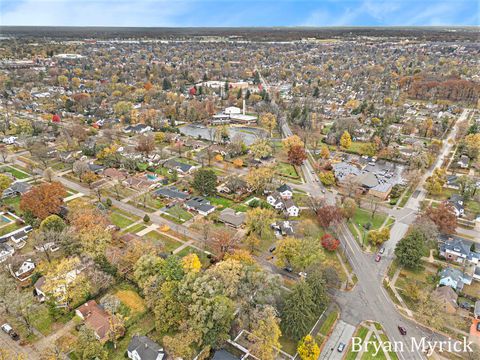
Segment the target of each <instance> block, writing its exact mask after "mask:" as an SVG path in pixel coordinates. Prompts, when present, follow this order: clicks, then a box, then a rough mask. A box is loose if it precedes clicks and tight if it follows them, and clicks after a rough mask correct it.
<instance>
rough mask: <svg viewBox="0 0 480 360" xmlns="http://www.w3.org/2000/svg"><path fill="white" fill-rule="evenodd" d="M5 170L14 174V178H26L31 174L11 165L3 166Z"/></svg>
mask: <svg viewBox="0 0 480 360" xmlns="http://www.w3.org/2000/svg"><path fill="white" fill-rule="evenodd" d="M2 169H3V170H4V171H5V172H8V173H10V174H12V175H13V176H15V178H17V179H18V180H22V179H26V178H29V177H30V176H31V175H30V174H28V173H25V172H23V171H20V170H18V169H16V168H14V167H11V166H5V167H3V168H2Z"/></svg>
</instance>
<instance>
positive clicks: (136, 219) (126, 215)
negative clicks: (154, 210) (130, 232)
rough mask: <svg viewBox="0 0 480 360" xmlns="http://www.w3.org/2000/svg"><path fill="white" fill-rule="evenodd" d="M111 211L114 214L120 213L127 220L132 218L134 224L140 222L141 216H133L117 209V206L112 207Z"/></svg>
mask: <svg viewBox="0 0 480 360" xmlns="http://www.w3.org/2000/svg"><path fill="white" fill-rule="evenodd" d="M110 209H111V210H112V212H116V213H118V214H120V215H123V216H124V217H126V218H130V219H131V220H133V221H134V222H135V221H138V220H140V217H139V216H136V215H133V214H131V213H129V212H128V211H125V210H122V209H119V208H117V207H115V206H112V207H111V208H110Z"/></svg>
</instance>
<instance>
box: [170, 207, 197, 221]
mask: <svg viewBox="0 0 480 360" xmlns="http://www.w3.org/2000/svg"><path fill="white" fill-rule="evenodd" d="M167 213H168V214H170V215H171V216H172V217H174V218H176V219H178V220H180V221H182V222H185V221H188V220H190V219H191V218H193V215H192V214H191V213H189V212H188V211H187V210H185V209H183V208H182V207H180V206H178V205H175V206H173V207H171V208H170V209H167Z"/></svg>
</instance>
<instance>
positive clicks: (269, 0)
mask: <svg viewBox="0 0 480 360" xmlns="http://www.w3.org/2000/svg"><path fill="white" fill-rule="evenodd" d="M1 25H29V26H134V27H137V26H140V27H142V26H146V27H149V26H153V27H191V26H205V27H210V26H215V27H222V26H225V27H251V26H443V25H454V26H465V25H476V26H478V25H480V1H479V0H0V26H1ZM0 30H1V29H0Z"/></svg>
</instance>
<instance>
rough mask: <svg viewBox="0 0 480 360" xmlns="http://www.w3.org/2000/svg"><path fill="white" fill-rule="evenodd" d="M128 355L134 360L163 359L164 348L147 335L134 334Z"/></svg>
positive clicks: (128, 348)
mask: <svg viewBox="0 0 480 360" xmlns="http://www.w3.org/2000/svg"><path fill="white" fill-rule="evenodd" d="M127 356H128V358H129V359H132V360H162V359H163V357H164V356H165V353H164V352H163V348H162V347H161V346H160V345H158V344H157V343H156V342H154V341H153V340H151V339H149V338H148V337H146V336H140V335H134V336H133V337H132V340H130V344H128V347H127Z"/></svg>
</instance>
